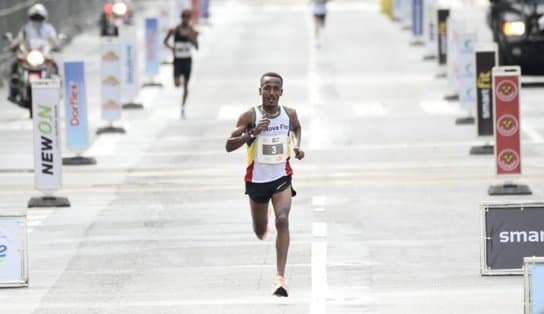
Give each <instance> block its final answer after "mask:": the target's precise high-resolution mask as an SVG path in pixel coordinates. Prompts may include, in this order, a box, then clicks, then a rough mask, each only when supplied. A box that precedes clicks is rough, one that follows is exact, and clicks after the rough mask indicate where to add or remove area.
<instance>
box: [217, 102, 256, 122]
mask: <svg viewBox="0 0 544 314" xmlns="http://www.w3.org/2000/svg"><path fill="white" fill-rule="evenodd" d="M249 108H251V106H248V105H222V106H221V107H219V112H218V113H217V120H236V119H237V118H238V117H239V116H240V115H241V114H242V113H244V112H245V111H247V110H248V109H249Z"/></svg>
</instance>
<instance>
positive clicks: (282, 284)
mask: <svg viewBox="0 0 544 314" xmlns="http://www.w3.org/2000/svg"><path fill="white" fill-rule="evenodd" d="M272 294H273V295H275V296H277V297H288V296H289V294H288V293H287V279H285V277H284V276H279V275H278V276H276V283H275V285H274V292H273V293H272Z"/></svg>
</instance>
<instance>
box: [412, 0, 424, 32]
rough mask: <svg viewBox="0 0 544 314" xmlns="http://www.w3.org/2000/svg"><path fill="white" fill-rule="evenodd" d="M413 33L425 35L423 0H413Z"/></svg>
mask: <svg viewBox="0 0 544 314" xmlns="http://www.w3.org/2000/svg"><path fill="white" fill-rule="evenodd" d="M412 34H413V35H414V36H415V37H416V38H420V37H422V36H423V0H412Z"/></svg>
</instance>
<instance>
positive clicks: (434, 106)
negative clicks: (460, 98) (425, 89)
mask: <svg viewBox="0 0 544 314" xmlns="http://www.w3.org/2000/svg"><path fill="white" fill-rule="evenodd" d="M419 106H420V107H421V109H423V111H424V112H425V113H426V114H429V115H445V116H452V115H466V112H465V111H464V110H463V109H461V107H460V106H459V105H458V103H457V102H447V101H422V102H421V103H420V104H419Z"/></svg>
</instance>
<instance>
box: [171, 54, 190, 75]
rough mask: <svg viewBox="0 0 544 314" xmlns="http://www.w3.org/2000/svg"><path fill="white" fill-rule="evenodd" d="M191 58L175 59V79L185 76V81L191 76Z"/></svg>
mask: <svg viewBox="0 0 544 314" xmlns="http://www.w3.org/2000/svg"><path fill="white" fill-rule="evenodd" d="M191 63H192V62H191V58H175V59H174V79H176V78H178V77H180V76H183V79H184V80H185V81H188V80H189V78H190V77H191Z"/></svg>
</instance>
